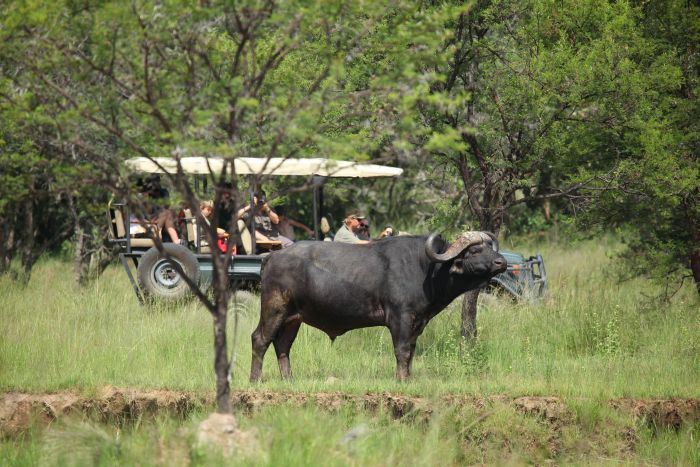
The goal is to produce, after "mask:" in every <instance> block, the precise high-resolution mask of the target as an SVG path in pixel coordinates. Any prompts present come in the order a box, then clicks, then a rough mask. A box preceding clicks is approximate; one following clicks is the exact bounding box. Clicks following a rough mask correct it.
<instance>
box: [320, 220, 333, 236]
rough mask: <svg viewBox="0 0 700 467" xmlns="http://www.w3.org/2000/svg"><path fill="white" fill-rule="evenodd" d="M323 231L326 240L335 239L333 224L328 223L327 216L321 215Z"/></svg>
mask: <svg viewBox="0 0 700 467" xmlns="http://www.w3.org/2000/svg"><path fill="white" fill-rule="evenodd" d="M321 233H322V234H323V241H324V242H332V241H333V233H332V232H331V226H330V224H329V223H328V218H327V217H326V216H323V217H321Z"/></svg>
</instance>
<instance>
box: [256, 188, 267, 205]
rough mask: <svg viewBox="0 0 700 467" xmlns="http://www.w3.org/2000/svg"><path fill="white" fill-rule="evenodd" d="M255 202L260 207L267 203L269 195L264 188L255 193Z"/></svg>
mask: <svg viewBox="0 0 700 467" xmlns="http://www.w3.org/2000/svg"><path fill="white" fill-rule="evenodd" d="M253 202H254V203H255V206H257V207H259V208H260V207H262V206H263V205H264V204H265V203H267V195H266V194H265V192H264V191H263V190H258V191H256V192H255V194H254V195H253Z"/></svg>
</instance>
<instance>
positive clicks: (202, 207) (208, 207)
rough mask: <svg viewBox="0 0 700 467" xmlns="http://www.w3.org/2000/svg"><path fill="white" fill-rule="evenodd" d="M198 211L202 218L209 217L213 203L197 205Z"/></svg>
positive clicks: (212, 210) (206, 202) (212, 209)
mask: <svg viewBox="0 0 700 467" xmlns="http://www.w3.org/2000/svg"><path fill="white" fill-rule="evenodd" d="M199 210H200V211H202V215H203V216H204V217H207V218H208V217H211V215H212V213H213V212H214V202H213V201H209V200H206V201H202V202H201V203H199Z"/></svg>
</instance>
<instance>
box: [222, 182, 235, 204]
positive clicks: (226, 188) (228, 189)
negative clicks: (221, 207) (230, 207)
mask: <svg viewBox="0 0 700 467" xmlns="http://www.w3.org/2000/svg"><path fill="white" fill-rule="evenodd" d="M220 190H221V203H223V204H227V203H229V202H230V201H231V197H232V196H233V185H232V184H231V183H229V182H226V183H224V184H223V185H221V187H220Z"/></svg>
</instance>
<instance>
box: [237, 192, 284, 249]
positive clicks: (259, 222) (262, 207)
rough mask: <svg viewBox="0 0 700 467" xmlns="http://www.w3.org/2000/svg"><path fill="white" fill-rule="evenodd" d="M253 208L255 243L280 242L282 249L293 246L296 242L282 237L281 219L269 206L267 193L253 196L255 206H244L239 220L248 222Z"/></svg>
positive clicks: (239, 214) (240, 211)
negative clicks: (280, 231)
mask: <svg viewBox="0 0 700 467" xmlns="http://www.w3.org/2000/svg"><path fill="white" fill-rule="evenodd" d="M251 208H252V209H253V220H254V222H255V241H256V242H265V241H270V240H272V241H279V242H281V243H282V248H287V247H288V246H291V245H292V244H293V243H294V242H292V241H291V240H290V239H288V238H287V237H285V236H284V235H280V233H279V230H278V225H279V223H280V218H279V216H278V215H277V213H275V212H274V211H273V210H272V209H271V208H270V206H269V205H268V204H267V196H266V195H265V192H264V191H262V190H260V191H258V192H257V193H255V195H254V196H253V206H252V207H251V205H247V206H243V207H242V208H241V209H239V210H238V218H239V219H243V220H247V219H248V216H250V212H251Z"/></svg>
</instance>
